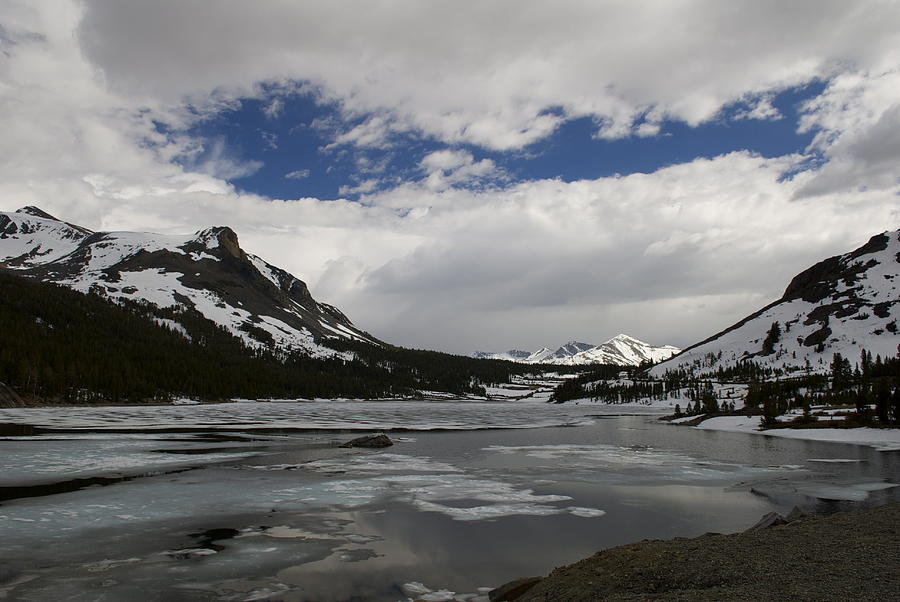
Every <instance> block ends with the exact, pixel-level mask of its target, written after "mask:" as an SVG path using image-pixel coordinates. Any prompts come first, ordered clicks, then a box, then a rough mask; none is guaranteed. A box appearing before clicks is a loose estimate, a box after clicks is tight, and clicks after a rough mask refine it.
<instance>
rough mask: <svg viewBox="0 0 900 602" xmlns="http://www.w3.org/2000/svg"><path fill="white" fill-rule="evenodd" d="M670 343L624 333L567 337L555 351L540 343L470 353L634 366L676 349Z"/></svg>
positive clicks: (549, 361) (533, 360)
mask: <svg viewBox="0 0 900 602" xmlns="http://www.w3.org/2000/svg"><path fill="white" fill-rule="evenodd" d="M678 351H679V349H678V348H677V347H672V346H671V345H662V346H655V345H650V344H649V343H645V342H643V341H639V340H637V339H635V338H633V337H630V336H628V335H625V334H620V335H618V336H616V337H613V338H611V339H610V340H608V341H606V342H605V343H603V344H602V345H591V344H588V343H579V342H578V341H569V342H568V343H566V344H565V345H563V346H562V347H560V348H558V349H557V350H556V351H553V350H551V349H550V348H549V347H542V348H541V349H538V350H537V351H534V352H530V353H529V352H527V351H520V350H517V349H512V350H510V351H506V352H504V353H491V352H485V351H476V352H475V353H474V354H473V357H476V358H482V359H502V360H508V361H513V362H522V363H527V364H556V365H562V366H581V365H587V364H616V365H620V366H637V365H640V364H642V363H644V362H658V361H661V360H664V359H668V358H669V357H671V356H672V355H674V354H676V353H678Z"/></svg>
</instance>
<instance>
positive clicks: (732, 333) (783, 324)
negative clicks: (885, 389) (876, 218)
mask: <svg viewBox="0 0 900 602" xmlns="http://www.w3.org/2000/svg"><path fill="white" fill-rule="evenodd" d="M898 318H900V230H895V231H893V232H884V233H882V234H878V235H876V236H873V237H872V238H871V239H870V240H869V242H867V243H866V244H865V245H863V246H861V247H860V248H858V249H856V250H854V251H851V252H850V253H846V254H844V255H837V256H835V257H831V258H829V259H826V260H824V261H821V262H819V263H817V264H815V265H814V266H812V267H811V268H809V269H807V270H805V271H803V272H801V273H800V274H798V275H797V276H796V277H794V279H793V280H791V282H790V284H789V285H788V287H787V289H786V290H785V291H784V295H782V297H781V298H780V299H778V300H777V301H775V302H773V303H771V304H769V305H767V306H765V307H763V308H762V309H760V310H759V311H757V312H754V313H753V314H751V315H749V316H747V317H746V318H744V319H743V320H741V321H739V322H738V323H736V324H735V325H733V326H731V327H729V328H726V329H725V330H724V331H722V332H720V333H718V334H715V335H713V336H711V337H709V338H708V339H706V340H704V341H701V342H699V343H697V344H695V345H692V346H690V347H688V348H687V349H685V350H684V351H682V352H681V353H680V354H678V355H676V356H675V357H673V358H671V359H670V360H668V361H666V362H662V363H661V364H658V365H657V366H655V367H654V368H653V369H652V371H651V374H652V375H654V376H662V375H663V374H665V372H666V371H667V370H688V371H690V372H693V373H694V374H696V375H702V374H704V373H706V374H709V373H713V372H715V371H717V370H718V369H720V368H730V367H733V366H735V365H737V364H739V363H741V362H746V361H753V362H755V363H757V364H759V365H761V366H765V367H768V368H780V369H785V370H790V369H801V368H802V369H805V368H807V367H808V368H809V369H810V370H812V371H815V372H824V371H827V369H828V367H829V364H830V362H831V359H832V357H833V356H834V354H835V353H840V354H841V355H843V356H844V357H846V358H848V359H850V361H851V362H856V361H858V359H859V358H860V355H861V350H862V349H865V350H867V351H868V352H869V353H871V354H872V356H873V357H875V356H876V355H881V356H882V357H883V358H885V357H896V356H897V355H898V352H900V334H898V323H897V322H898Z"/></svg>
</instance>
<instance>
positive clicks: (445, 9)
mask: <svg viewBox="0 0 900 602" xmlns="http://www.w3.org/2000/svg"><path fill="white" fill-rule="evenodd" d="M24 205H37V206H39V207H41V208H42V209H44V210H45V211H48V212H49V213H51V214H53V215H56V216H57V217H60V218H62V219H65V220H67V221H71V222H74V223H78V224H81V225H83V226H86V227H88V228H92V229H95V230H140V231H151V232H161V233H185V232H191V231H195V230H199V229H202V228H204V227H207V226H211V225H228V226H231V227H232V228H233V229H234V230H235V231H236V232H237V234H238V236H239V239H240V243H241V246H242V247H243V248H244V249H245V250H246V251H248V252H251V253H254V254H256V255H259V256H260V257H262V258H263V259H265V260H267V261H269V262H270V263H272V264H275V265H277V266H279V267H282V268H285V269H287V270H289V271H290V272H292V273H293V274H295V275H296V276H297V277H299V278H300V279H302V280H304V281H305V282H307V284H308V285H309V287H310V290H311V291H312V293H313V295H314V296H315V297H316V298H317V299H318V300H320V301H325V302H328V303H332V304H334V305H336V306H338V307H340V308H341V309H342V310H343V311H344V312H345V313H346V314H347V315H348V316H349V317H350V318H351V319H352V320H353V322H354V323H355V324H357V325H358V326H359V327H361V328H363V329H365V330H367V331H369V332H371V333H372V334H374V335H375V336H377V337H379V338H381V339H383V340H385V341H388V342H391V343H394V344H399V345H405V346H410V347H416V348H428V349H439V350H444V351H450V352H455V353H471V352H473V351H475V350H491V351H499V350H506V349H511V348H518V349H528V350H533V349H536V348H538V347H542V346H545V345H546V346H553V345H560V344H562V343H564V342H565V341H567V340H570V339H576V340H580V341H585V342H589V343H601V342H603V341H605V340H607V339H609V338H611V337H613V336H615V335H616V334H619V333H627V334H630V335H632V336H635V337H637V338H640V339H642V340H645V341H648V342H651V343H655V344H673V345H678V346H687V345H689V344H691V343H694V342H697V341H698V340H701V339H703V338H706V337H707V336H709V335H711V334H713V333H715V332H718V331H719V330H721V329H723V328H725V327H727V326H729V325H730V324H732V323H734V322H736V321H738V320H739V319H740V318H742V317H744V316H745V315H747V314H748V313H750V312H752V311H755V310H756V309H759V308H760V307H762V306H763V305H765V304H767V303H769V302H771V301H773V300H775V299H777V298H778V297H780V295H781V293H782V292H783V290H784V288H785V286H786V285H787V283H788V282H789V281H790V279H791V278H792V277H793V276H794V275H795V274H796V273H798V272H799V271H801V270H803V269H805V268H807V267H809V266H810V265H812V264H814V263H816V262H817V261H819V260H821V259H824V258H826V257H829V256H832V255H836V254H839V253H844V252H847V251H849V250H852V249H854V248H856V247H858V246H859V245H861V244H862V243H864V242H865V241H866V240H867V239H868V238H869V237H871V236H872V235H874V234H877V233H879V232H882V231H885V230H889V229H890V230H893V229H897V228H898V227H900V3H898V2H896V1H883V0H858V1H856V2H846V1H845V0H837V1H832V0H793V1H789V2H784V1H774V0H771V1H770V0H754V1H748V0H735V1H731V2H721V1H720V0H704V1H701V0H658V1H649V0H647V1H634V0H628V1H624V0H622V1H618V0H617V1H612V0H609V1H599V0H583V1H576V0H559V1H557V2H552V3H551V2H540V1H536V0H535V1H531V0H494V1H491V2H459V1H454V2H450V1H447V0H434V1H431V2H420V1H415V0H366V1H358V2H353V1H347V2H326V1H316V2H308V1H307V2H304V1H295V0H266V1H261V2H246V1H244V0H219V1H217V2H212V3H211V2H208V1H206V0H154V1H152V2H151V1H149V0H134V1H129V2H121V1H120V0H80V1H78V0H22V1H19V0H0V211H13V210H15V209H17V208H19V207H22V206H24Z"/></svg>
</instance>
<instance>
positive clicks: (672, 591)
mask: <svg viewBox="0 0 900 602" xmlns="http://www.w3.org/2000/svg"><path fill="white" fill-rule="evenodd" d="M898 599H900V503H893V504H888V505H885V506H881V507H879V508H875V509H872V510H859V511H854V512H846V513H840V514H833V515H829V516H810V517H804V518H802V519H799V520H797V521H794V522H792V523H790V524H788V525H784V526H779V527H772V528H770V529H765V530H762V531H750V532H745V533H737V534H734V535H717V534H708V535H704V536H702V537H697V538H694V539H684V538H679V539H673V540H667V541H661V540H652V541H651V540H647V541H641V542H638V543H634V544H629V545H625V546H620V547H617V548H612V549H609V550H604V551H602V552H598V553H597V554H595V555H593V556H591V557H590V558H586V559H585V560H582V561H580V562H577V563H575V564H572V565H569V566H565V567H561V568H558V569H556V570H554V571H553V572H552V573H550V575H549V576H548V577H546V578H545V579H543V580H542V581H540V582H539V583H538V584H537V585H535V586H534V587H532V588H531V589H529V590H528V591H527V592H525V594H524V595H523V596H521V597H520V598H518V601H522V602H525V601H537V600H545V601H546V600H572V601H579V602H581V601H585V600H880V601H883V600H898Z"/></svg>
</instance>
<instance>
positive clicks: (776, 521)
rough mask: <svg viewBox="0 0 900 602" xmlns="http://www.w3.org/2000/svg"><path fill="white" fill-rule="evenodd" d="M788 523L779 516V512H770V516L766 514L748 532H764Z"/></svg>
mask: <svg viewBox="0 0 900 602" xmlns="http://www.w3.org/2000/svg"><path fill="white" fill-rule="evenodd" d="M787 522H788V521H786V520H784V517H783V516H781V515H780V514H778V513H777V512H769V513H768V514H764V515H763V517H762V518H761V519H759V522H758V523H756V524H755V525H753V526H752V527H750V528H749V529H747V530H748V531H762V530H763V529H768V528H770V527H776V526H778V525H786V524H787Z"/></svg>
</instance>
